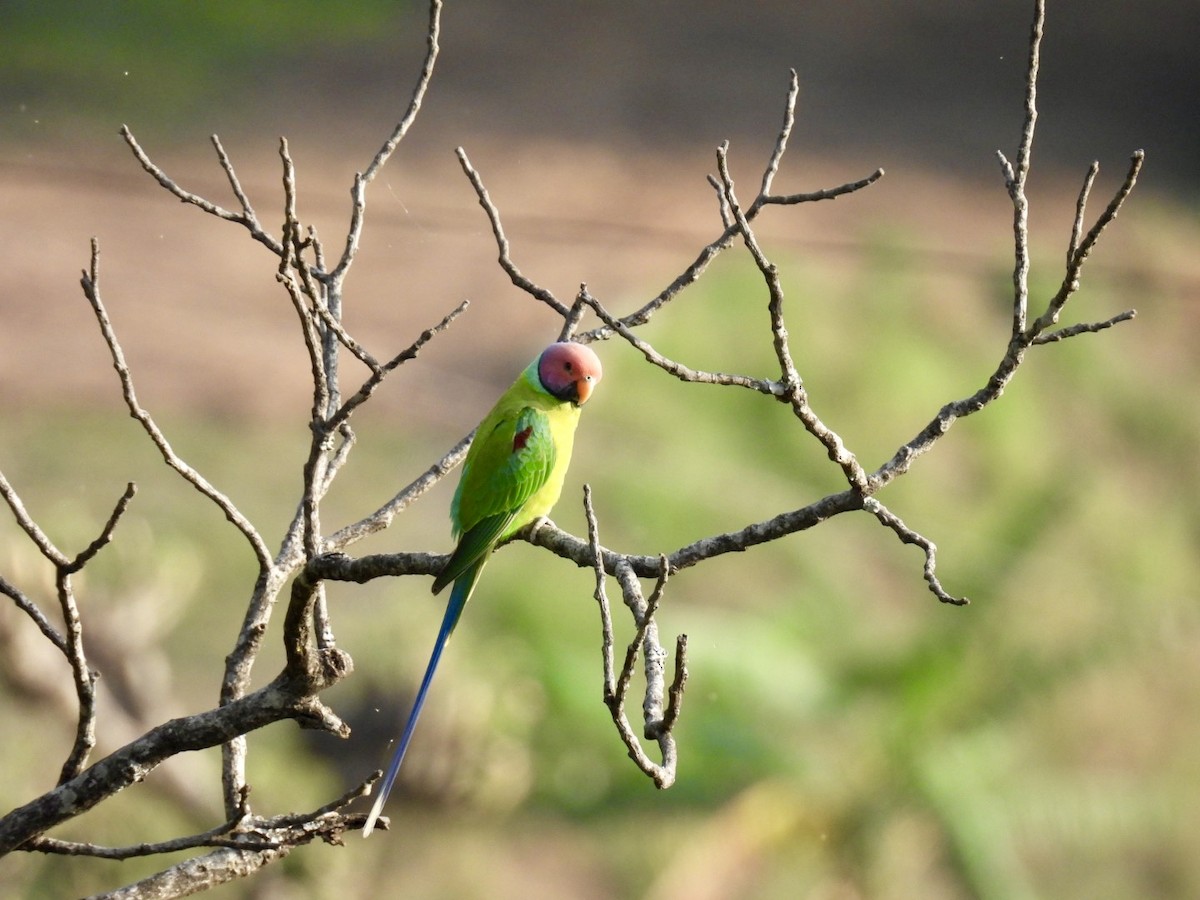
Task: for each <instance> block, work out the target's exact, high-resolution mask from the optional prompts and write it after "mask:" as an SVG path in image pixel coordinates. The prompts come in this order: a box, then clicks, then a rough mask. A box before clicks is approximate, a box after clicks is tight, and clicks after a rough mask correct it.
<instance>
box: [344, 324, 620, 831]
mask: <svg viewBox="0 0 1200 900" xmlns="http://www.w3.org/2000/svg"><path fill="white" fill-rule="evenodd" d="M601 375H602V371H601V367H600V360H599V358H598V357H597V356H596V354H595V353H594V352H592V350H591V349H590V348H588V347H585V346H584V345H582V344H576V343H572V342H567V341H563V342H559V343H555V344H551V345H550V346H549V347H547V348H546V349H545V350H543V351H542V352H541V354H540V355H539V356H538V357H537V359H535V360H534V361H533V362H531V363H530V364H529V367H528V368H526V369H525V371H524V372H522V373H521V375H520V377H519V378H517V380H516V381H515V382H514V383H513V385H512V387H510V388H509V389H508V390H507V391H505V392H504V393H503V394H502V395H501V397H500V399H499V400H497V401H496V405H495V406H494V407H493V408H492V411H491V412H489V413H488V414H487V416H485V417H484V419H483V421H482V422H481V423H480V424H479V428H478V429H477V430H476V432H475V440H474V441H473V442H472V444H471V449H470V450H469V451H467V458H466V460H465V461H464V462H463V470H462V478H461V480H460V481H459V483H458V490H456V491H455V493H454V500H453V501H452V502H451V504H450V522H451V524H452V526H453V530H454V536H455V537H456V538H458V546H457V547H456V548H455V550H454V553H453V554H451V556H450V560H449V562H447V563H446V566H445V568H444V569H442V571H441V574H439V575H438V576H437V578H436V579H434V582H433V592H434V593H435V594H436V593H438V592H439V591H441V590H442V588H444V587H445V586H446V585H448V584H450V582H454V587H453V589H452V590H451V591H450V602H449V603H448V604H447V605H446V614H445V615H444V616H443V617H442V627H441V629H440V630H439V631H438V635H437V639H436V640H435V641H434V644H433V654H432V655H431V656H430V657H429V664H428V666H426V668H425V677H424V678H423V679H422V680H421V686H420V688H418V689H417V698H416V700H415V701H414V702H413V707H412V711H411V712H410V713H409V714H408V720H407V721H406V722H405V723H404V730H403V732H401V735H400V743H399V744H398V745H397V746H396V750H395V752H394V753H393V754H392V759H391V762H390V763H389V765H388V768H387V773H386V774H385V775H384V777H383V781H382V782H381V783H380V785H379V794H378V797H377V798H376V800H375V805H374V806H373V807H371V814H370V815H369V816H368V817H367V823H366V825H365V826H364V827H363V836H364V837H366V836H367V835H369V834H370V833H371V831H372V829H373V828H374V827H375V821H376V819H378V818H379V814H380V812H381V811H382V810H383V804H384V802H385V801H386V800H387V796H388V793H389V792H390V791H391V789H392V785H393V784H394V783H395V780H396V775H397V773H399V771H400V764H401V762H403V760H404V753H405V751H406V750H407V749H408V744H409V741H410V740H412V735H413V729H414V728H415V727H416V724H417V717H418V716H419V715H420V714H421V707H422V706H424V705H425V695H426V694H427V693H428V691H429V684H430V682H431V681H432V680H433V673H434V671H436V669H437V665H438V661H439V660H440V659H441V656H442V650H443V649H444V648H445V646H446V641H447V640H449V638H450V635H451V633H452V632H453V631H454V626H455V625H457V624H458V620H459V617H460V616H461V615H462V611H463V607H465V606H466V605H467V600H468V599H470V597H471V592H472V591H473V590H474V589H475V582H476V581H478V580H479V573H480V572H481V571H482V570H483V566H484V564H485V563H486V562H487V560H488V557H489V556H490V555H491V552H492V550H494V549H495V547H496V545H497V544H499V543H500V542H501V541H503V540H505V539H506V538H509V537H511V536H512V535H514V534H516V533H517V532H518V531H520V530H521V529H522V528H524V527H525V526H526V525H528V524H529V523H531V522H533V521H535V520H536V519H539V518H541V517H543V516H545V515H547V514H548V513H549V512H550V508H551V507H552V506H553V505H554V503H555V501H556V500H558V495H559V494H560V493H562V486H563V479H564V478H565V477H566V474H567V466H568V464H569V463H570V461H571V447H572V445H573V444H574V441H575V426H576V425H577V424H578V423H579V409H580V407H581V406H583V404H584V403H585V402H587V399H588V397H590V396H591V393H592V390H593V389H594V388H595V386H596V384H597V382H599V381H600V377H601Z"/></svg>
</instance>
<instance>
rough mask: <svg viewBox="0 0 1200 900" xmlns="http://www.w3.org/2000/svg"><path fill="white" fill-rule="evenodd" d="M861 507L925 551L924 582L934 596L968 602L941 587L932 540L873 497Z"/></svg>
mask: <svg viewBox="0 0 1200 900" xmlns="http://www.w3.org/2000/svg"><path fill="white" fill-rule="evenodd" d="M863 509H865V510H866V511H867V512H869V513H871V515H873V516H874V517H875V518H876V519H878V520H879V524H880V525H883V526H884V527H885V528H890V529H891V530H892V531H893V532H895V534H896V536H897V537H898V538H900V540H901V542H903V543H905V544H913V545H914V546H917V547H920V548H921V550H922V551H923V552H924V553H925V569H924V572H925V582H926V583H927V584H928V585H929V590H930V591H932V592H933V595H934V596H935V597H937V598H938V599H939V600H941V601H942V602H943V603H950V604H952V605H954V606H966V605H967V604H968V603H969V602H970V601H969V600H967V598H966V597H954V596H952V595H950V594H949V593H947V592H946V590H945V588H943V587H942V583H941V582H940V581H939V580H938V577H937V545H936V544H934V542H933V541H931V540H929V538H927V537H925V536H924V535H922V534H919V533H918V532H916V531H914V530H913V529H911V528H909V527H908V526H907V525H905V524H904V521H903V520H902V519H901V518H900V517H899V516H897V515H896V514H895V513H893V512H892V511H891V510H890V509H888V508H887V507H886V506H884V505H883V504H882V503H880V502H879V501H878V500H876V499H875V498H874V497H868V498H867V499H866V500H865V501H864V502H863Z"/></svg>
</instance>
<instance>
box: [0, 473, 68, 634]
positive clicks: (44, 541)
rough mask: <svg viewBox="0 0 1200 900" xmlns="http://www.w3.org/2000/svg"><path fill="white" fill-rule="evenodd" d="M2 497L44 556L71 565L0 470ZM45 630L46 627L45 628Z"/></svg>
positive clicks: (58, 563)
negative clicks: (39, 525)
mask: <svg viewBox="0 0 1200 900" xmlns="http://www.w3.org/2000/svg"><path fill="white" fill-rule="evenodd" d="M0 497H3V498H4V502H5V503H7V504H8V508H9V509H11V510H12V514H13V517H14V518H15V519H16V520H17V525H19V526H20V528H21V530H22V531H24V532H25V534H27V535H28V536H29V539H30V540H31V541H33V543H34V546H36V547H37V548H38V551H39V552H40V553H41V554H42V556H44V557H46V559H48V560H49V561H50V562H51V563H52V564H53V565H55V566H56V567H58V568H60V569H61V568H64V567H66V566H69V565H71V560H69V559H67V557H66V554H64V553H63V552H62V551H61V550H59V549H58V548H57V547H55V546H54V542H53V541H51V540H50V538H49V537H47V535H46V533H45V532H44V531H42V529H41V528H40V527H38V524H37V522H35V521H34V520H33V517H32V516H30V515H29V512H28V511H27V510H26V509H25V504H24V503H22V502H21V498H20V496H18V494H17V492H16V490H14V489H13V486H12V485H11V484H10V483H9V481H8V479H7V478H6V477H5V476H4V473H3V472H0ZM43 630H44V629H43Z"/></svg>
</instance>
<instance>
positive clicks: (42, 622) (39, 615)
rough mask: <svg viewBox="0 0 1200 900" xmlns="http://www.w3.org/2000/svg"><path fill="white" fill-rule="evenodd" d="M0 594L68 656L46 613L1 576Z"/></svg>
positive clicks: (63, 641) (65, 644)
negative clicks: (10, 600) (9, 600)
mask: <svg viewBox="0 0 1200 900" xmlns="http://www.w3.org/2000/svg"><path fill="white" fill-rule="evenodd" d="M0 477H2V475H0ZM0 594H4V595H5V596H6V597H9V598H11V599H12V601H13V602H14V603H15V604H17V608H18V609H20V610H21V611H22V612H24V613H25V615H27V616H29V618H31V619H33V622H34V624H35V625H37V627H38V630H39V631H40V632H41V633H42V634H43V635H45V637H46V639H47V640H48V641H50V643H52V644H53V645H54V646H55V647H57V648H58V650H59V652H61V653H62V654H63V656H66V657H68V658H70V650H68V649H67V641H66V638H64V637H63V636H62V635H61V634H59V633H58V630H57V629H56V628H55V627H54V626H53V625H51V624H50V620H49V619H47V618H46V614H45V613H43V612H42V611H41V610H40V609H39V608H38V605H37V604H36V603H34V602H33V601H32V600H30V599H29V598H28V597H26V596H25V594H23V593H22V592H21V590H20V589H19V588H17V587H16V586H15V585H12V584H10V583H9V582H8V581H7V580H5V578H4V577H3V576H0Z"/></svg>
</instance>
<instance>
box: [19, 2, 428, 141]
mask: <svg viewBox="0 0 1200 900" xmlns="http://www.w3.org/2000/svg"><path fill="white" fill-rule="evenodd" d="M407 6H408V4H406V3H403V2H398V0H349V2H345V3H339V4H338V14H337V15H328V14H326V13H327V11H328V4H327V3H322V2H320V0H260V2H255V3H241V2H236V0H206V2H202V3H158V2H154V0H121V2H101V3H66V2H59V0H49V2H47V0H8V2H6V3H5V4H4V8H3V13H2V15H3V36H2V37H0V49H2V50H3V52H2V53H0V97H2V98H4V102H5V105H6V106H9V107H11V106H13V105H16V106H17V107H19V108H20V109H29V110H34V111H36V112H37V114H39V115H45V114H46V112H47V107H49V109H50V110H53V111H55V112H58V113H64V112H65V113H69V115H70V116H71V117H73V118H81V117H82V118H87V117H88V116H92V117H95V118H97V119H103V120H105V121H106V122H107V121H108V120H109V119H110V118H111V117H112V116H113V115H114V114H119V115H122V116H127V115H129V114H130V111H131V110H137V111H138V114H139V117H141V118H142V119H144V120H145V121H147V122H151V123H156V127H158V128H162V129H164V130H165V131H166V132H167V133H169V132H170V130H171V128H172V126H178V125H179V124H180V123H182V122H184V121H187V120H188V119H189V117H192V116H194V115H195V114H196V113H197V112H206V111H209V110H212V109H216V108H224V106H225V101H226V100H227V98H228V97H229V96H230V92H231V91H232V90H233V89H235V88H236V89H237V90H238V91H241V92H244V91H245V90H247V86H248V85H250V86H253V88H252V89H254V90H260V91H261V90H264V89H269V85H266V84H263V83H262V82H261V80H260V79H261V77H262V75H263V73H264V72H276V73H278V72H280V71H283V72H290V73H291V76H290V77H293V78H297V79H303V78H305V77H306V74H311V67H312V66H313V65H329V64H330V61H331V60H336V59H338V58H339V56H342V55H352V54H354V53H358V52H361V50H362V47H363V45H364V42H366V43H370V42H375V41H382V40H386V39H388V38H387V37H385V35H394V30H395V23H396V20H397V17H398V12H399V11H401V10H403V9H405V8H407ZM389 26H390V27H389ZM318 49H319V50H320V53H319V54H316V53H315V52H314V51H317V50H318ZM227 112H229V113H230V114H232V113H233V112H234V111H233V110H227Z"/></svg>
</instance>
